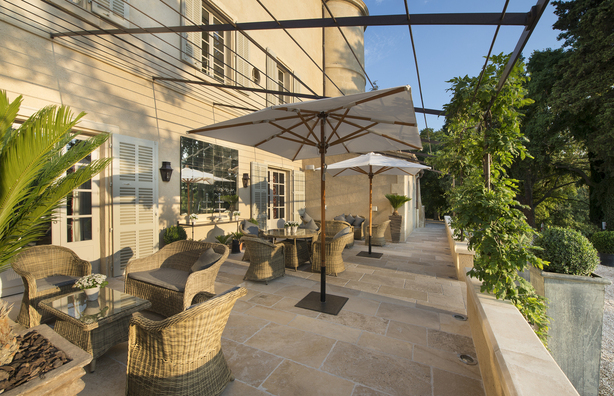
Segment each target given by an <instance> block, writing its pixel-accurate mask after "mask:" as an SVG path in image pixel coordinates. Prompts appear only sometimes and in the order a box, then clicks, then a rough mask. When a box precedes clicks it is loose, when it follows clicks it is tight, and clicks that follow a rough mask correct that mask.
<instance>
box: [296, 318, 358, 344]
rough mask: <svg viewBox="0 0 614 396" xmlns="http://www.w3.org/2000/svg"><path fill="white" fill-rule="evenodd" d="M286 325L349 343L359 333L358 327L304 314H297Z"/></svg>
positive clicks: (355, 340)
mask: <svg viewBox="0 0 614 396" xmlns="http://www.w3.org/2000/svg"><path fill="white" fill-rule="evenodd" d="M320 317H322V315H320ZM288 326H292V327H296V328H297V329H301V330H303V331H309V332H311V333H315V334H320V335H323V336H324V337H328V338H331V339H334V340H340V341H345V342H350V343H355V342H357V341H358V338H359V337H360V333H361V330H359V329H355V328H352V327H348V326H344V325H342V324H337V323H332V322H329V321H324V320H320V319H319V318H318V319H314V318H308V317H305V316H297V317H296V318H295V319H294V320H293V321H292V322H290V323H289V324H288Z"/></svg>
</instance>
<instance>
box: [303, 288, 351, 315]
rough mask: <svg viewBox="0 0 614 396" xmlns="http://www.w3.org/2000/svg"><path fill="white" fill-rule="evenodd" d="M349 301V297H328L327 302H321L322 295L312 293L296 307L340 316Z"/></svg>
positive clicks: (328, 295)
mask: <svg viewBox="0 0 614 396" xmlns="http://www.w3.org/2000/svg"><path fill="white" fill-rule="evenodd" d="M347 301H348V298H347V297H340V296H332V295H330V294H327V295H326V302H322V301H320V293H318V292H311V293H309V294H307V295H306V296H305V297H304V298H303V299H302V300H301V301H299V302H298V304H296V305H295V307H299V308H305V309H310V310H312V311H318V312H323V313H326V314H329V315H338V314H339V312H340V311H341V308H343V306H344V305H345V303H346V302H347Z"/></svg>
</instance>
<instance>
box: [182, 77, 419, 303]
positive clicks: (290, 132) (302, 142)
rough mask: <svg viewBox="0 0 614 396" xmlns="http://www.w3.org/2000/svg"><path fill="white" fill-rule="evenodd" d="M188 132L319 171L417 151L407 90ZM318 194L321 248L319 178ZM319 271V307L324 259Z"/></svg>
mask: <svg viewBox="0 0 614 396" xmlns="http://www.w3.org/2000/svg"><path fill="white" fill-rule="evenodd" d="M189 132H190V133H198V134H200V135H204V136H209V137H212V138H217V139H220V140H226V141H229V142H234V143H239V144H244V145H247V146H252V147H257V148H259V149H262V150H265V151H268V152H270V153H274V154H277V155H280V156H282V157H285V158H288V159H291V160H298V159H306V158H314V157H318V156H319V157H320V162H321V166H322V167H324V165H325V163H326V154H329V155H336V154H344V153H361V152H362V153H364V152H369V151H373V150H377V151H393V150H399V149H408V148H413V149H421V148H422V143H421V141H420V134H419V132H418V128H417V123H416V113H415V111H414V105H413V101H412V98H411V88H410V87H409V86H402V87H397V88H389V89H383V90H379V91H371V92H365V93H359V94H354V95H348V96H342V97H337V98H328V99H319V100H313V101H308V102H301V103H292V104H287V105H286V104H284V105H278V106H273V107H269V108H266V109H263V110H260V111H257V112H254V113H252V114H249V115H246V116H243V117H239V118H235V119H233V120H228V121H224V122H220V123H217V124H214V125H209V126H205V127H202V128H197V129H194V130H192V131H189ZM322 176H324V174H322ZM321 189H322V190H321V218H322V223H321V238H322V246H325V241H326V239H325V238H326V222H325V221H324V220H325V218H326V213H325V211H324V208H325V203H326V184H325V181H324V177H322V180H321ZM321 271H322V273H321V293H320V302H321V303H322V305H324V303H325V302H326V277H325V274H326V263H325V255H322V263H321ZM341 306H343V305H341ZM324 309H325V307H322V310H324ZM339 309H340V308H339Z"/></svg>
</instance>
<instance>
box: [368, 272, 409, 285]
mask: <svg viewBox="0 0 614 396" xmlns="http://www.w3.org/2000/svg"><path fill="white" fill-rule="evenodd" d="M360 281H361V282H364V283H375V284H376V285H382V286H392V287H400V288H402V287H403V284H404V283H405V279H399V278H394V277H390V276H382V275H375V274H372V275H368V274H365V276H363V277H362V278H361V280H360Z"/></svg>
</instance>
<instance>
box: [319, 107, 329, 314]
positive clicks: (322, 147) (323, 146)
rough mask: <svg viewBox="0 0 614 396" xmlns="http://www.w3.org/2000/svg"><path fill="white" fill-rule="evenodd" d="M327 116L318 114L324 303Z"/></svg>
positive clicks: (323, 291) (322, 294)
mask: <svg viewBox="0 0 614 396" xmlns="http://www.w3.org/2000/svg"><path fill="white" fill-rule="evenodd" d="M327 115H328V114H326V113H324V112H322V113H320V114H319V118H320V172H321V174H320V176H321V177H320V191H321V195H322V196H321V202H320V205H321V207H320V216H321V219H322V221H321V222H320V224H321V225H322V226H321V231H320V232H321V234H320V302H326V179H325V176H324V175H325V174H326V168H325V166H324V165H325V164H326V134H325V133H324V123H325V121H326V116H327Z"/></svg>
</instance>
